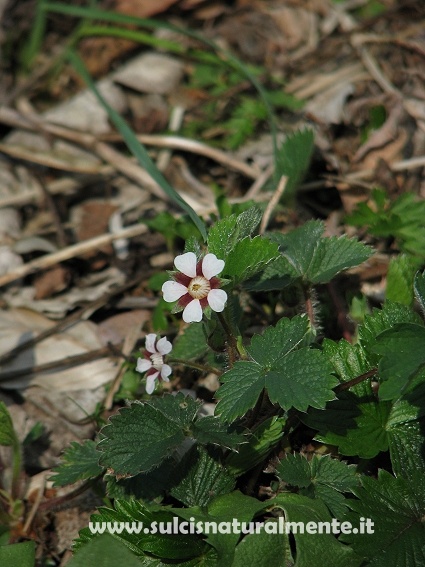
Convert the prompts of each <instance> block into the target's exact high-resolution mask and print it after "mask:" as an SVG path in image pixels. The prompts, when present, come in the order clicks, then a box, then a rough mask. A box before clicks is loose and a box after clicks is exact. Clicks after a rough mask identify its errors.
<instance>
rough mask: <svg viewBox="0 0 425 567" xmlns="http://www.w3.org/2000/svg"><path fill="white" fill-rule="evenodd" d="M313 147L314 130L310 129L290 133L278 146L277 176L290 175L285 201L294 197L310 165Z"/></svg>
mask: <svg viewBox="0 0 425 567" xmlns="http://www.w3.org/2000/svg"><path fill="white" fill-rule="evenodd" d="M313 148H314V132H313V130H310V129H305V130H299V131H298V132H295V133H294V134H290V135H288V136H287V137H286V139H285V141H284V142H283V144H281V146H280V147H279V148H278V152H277V156H276V172H275V176H276V178H278V179H280V178H281V177H282V175H285V176H286V177H288V181H287V183H286V187H285V193H284V199H285V201H287V202H288V201H291V200H292V199H293V198H294V196H295V192H296V189H297V187H298V185H299V184H300V183H301V181H302V180H303V177H304V175H305V173H306V171H307V169H308V166H309V165H310V160H311V156H312V153H313Z"/></svg>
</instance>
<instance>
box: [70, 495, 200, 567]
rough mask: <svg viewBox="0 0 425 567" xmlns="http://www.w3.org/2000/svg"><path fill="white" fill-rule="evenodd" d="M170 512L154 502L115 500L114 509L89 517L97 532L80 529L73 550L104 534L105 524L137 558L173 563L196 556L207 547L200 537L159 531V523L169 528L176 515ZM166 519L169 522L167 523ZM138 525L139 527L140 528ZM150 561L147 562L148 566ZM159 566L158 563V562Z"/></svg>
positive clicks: (100, 510)
mask: <svg viewBox="0 0 425 567" xmlns="http://www.w3.org/2000/svg"><path fill="white" fill-rule="evenodd" d="M173 512H174V510H171V509H168V508H161V507H158V506H156V505H151V506H147V505H146V504H144V503H143V502H140V501H137V500H133V499H131V500H115V501H114V508H100V509H99V510H98V513H97V514H95V515H92V516H91V517H90V521H91V523H92V527H93V524H97V525H98V526H99V528H98V530H99V532H98V534H96V533H92V531H91V530H90V528H84V529H83V530H81V531H80V534H79V538H78V540H76V541H75V543H74V549H76V550H77V551H78V550H80V549H82V548H84V546H85V545H86V544H87V543H88V542H89V541H91V540H92V539H94V538H97V537H99V533H102V531H101V530H102V529H103V530H105V532H106V533H107V531H106V530H107V523H108V524H109V526H110V527H111V528H112V529H114V530H115V533H114V534H113V537H114V538H115V539H116V540H119V541H120V542H122V543H123V544H125V545H126V547H127V548H128V549H130V551H132V552H133V553H134V554H135V555H137V556H138V557H142V558H144V556H145V554H148V556H150V557H152V556H154V557H157V558H161V559H163V560H164V561H165V560H168V561H175V562H177V561H183V560H188V559H191V558H194V557H199V556H200V555H202V554H203V552H204V551H205V549H206V545H205V543H204V542H203V541H202V539H201V538H200V537H199V536H197V535H195V534H187V535H185V534H183V533H163V532H161V531H160V530H159V528H158V526H159V523H160V522H164V523H165V524H166V526H169V525H170V526H171V527H172V524H173V521H174V520H173V519H174V518H175V514H174V513H173ZM169 522H170V524H168V523H169ZM125 523H127V525H128V524H129V525H130V529H125V527H126V526H125ZM133 526H134V528H133ZM139 526H140V527H141V528H142V529H139ZM155 527H156V533H155V531H154V530H155ZM145 530H149V533H146V531H145ZM167 531H169V529H168V530H167ZM174 531H175V530H174ZM118 564H121V563H118ZM149 564H150V563H147V565H149ZM158 565H161V563H159V564H158Z"/></svg>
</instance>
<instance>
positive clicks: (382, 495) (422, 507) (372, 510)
mask: <svg viewBox="0 0 425 567" xmlns="http://www.w3.org/2000/svg"><path fill="white" fill-rule="evenodd" d="M362 485H363V486H362V487H361V488H358V489H355V490H354V493H355V494H356V496H357V497H358V498H359V500H358V501H357V500H350V502H349V506H350V508H351V509H352V513H350V514H349V515H348V516H347V519H348V520H349V521H351V522H352V523H353V524H356V523H357V524H358V523H359V519H360V518H367V519H371V520H372V521H373V522H374V525H373V530H374V531H373V533H368V534H362V533H358V534H345V535H344V534H342V535H341V537H340V539H341V541H344V542H345V543H349V544H350V545H352V547H353V548H354V550H355V551H356V552H357V553H358V554H359V555H362V556H363V557H365V559H366V560H368V565H371V566H372V565H373V566H374V567H400V565H406V566H410V565H412V566H413V565H424V564H425V545H424V542H425V523H424V517H425V475H424V474H423V473H422V472H417V473H416V475H414V477H412V478H411V479H409V480H407V479H405V478H401V477H399V478H395V477H393V476H392V475H391V474H390V473H388V472H387V471H385V470H381V471H379V474H378V478H377V479H374V478H371V477H367V476H363V478H362Z"/></svg>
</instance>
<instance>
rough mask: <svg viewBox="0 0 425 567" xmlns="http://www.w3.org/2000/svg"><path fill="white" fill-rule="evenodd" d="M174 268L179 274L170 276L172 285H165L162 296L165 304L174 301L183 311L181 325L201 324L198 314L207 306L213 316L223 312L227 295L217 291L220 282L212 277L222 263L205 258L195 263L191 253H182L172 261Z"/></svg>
mask: <svg viewBox="0 0 425 567" xmlns="http://www.w3.org/2000/svg"><path fill="white" fill-rule="evenodd" d="M174 265H175V267H176V268H177V269H178V270H179V271H178V272H176V273H175V274H174V275H173V277H174V280H173V281H169V282H165V284H164V285H163V286H162V292H163V294H164V299H165V301H169V302H171V301H177V300H178V305H179V306H180V307H184V311H183V321H185V322H186V323H193V322H199V321H201V319H202V310H203V309H205V307H207V306H208V305H209V306H210V307H211V309H212V310H213V311H216V312H217V313H220V312H221V311H223V309H224V306H225V304H226V301H227V293H226V292H225V291H223V290H222V289H218V288H219V287H220V285H221V282H220V279H219V278H217V277H215V276H217V275H218V274H219V273H220V272H222V271H223V268H224V261H223V260H219V259H218V258H217V256H216V255H215V254H206V256H204V258H203V259H202V260H200V261H199V262H198V261H197V259H196V255H195V254H194V253H193V252H186V254H181V255H180V256H177V257H176V258H175V259H174Z"/></svg>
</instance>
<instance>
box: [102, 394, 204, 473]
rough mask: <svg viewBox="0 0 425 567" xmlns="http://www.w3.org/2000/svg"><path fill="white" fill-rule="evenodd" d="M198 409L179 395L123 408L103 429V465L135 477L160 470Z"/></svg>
mask: <svg viewBox="0 0 425 567" xmlns="http://www.w3.org/2000/svg"><path fill="white" fill-rule="evenodd" d="M198 408H199V404H198V403H197V402H195V401H194V400H193V399H192V398H191V397H189V396H188V397H186V398H185V397H184V396H183V395H182V394H178V395H177V396H171V395H166V396H164V397H162V398H155V399H154V400H152V401H150V402H145V403H137V402H136V403H134V404H132V405H131V406H130V407H128V408H124V409H122V410H121V411H120V413H119V414H118V415H115V416H112V417H111V418H110V424H108V425H107V426H106V427H104V428H103V429H102V432H101V433H102V435H103V437H104V439H102V440H101V441H100V443H99V444H98V450H99V451H101V453H102V455H101V458H100V464H101V465H102V466H104V467H105V468H110V469H112V471H113V472H114V474H116V475H135V474H137V473H139V472H148V471H149V470H151V469H153V468H155V467H157V466H158V465H159V464H160V463H161V462H162V461H163V460H164V459H165V458H166V457H167V456H168V455H169V453H170V452H171V451H173V450H174V449H175V448H176V447H178V446H179V445H180V444H181V443H182V442H183V440H184V439H185V431H186V429H187V427H188V426H189V424H190V423H191V422H192V421H193V420H194V417H195V415H196V412H197V411H198Z"/></svg>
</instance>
